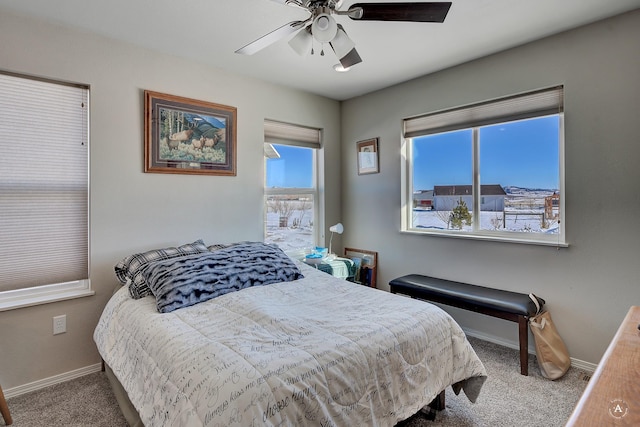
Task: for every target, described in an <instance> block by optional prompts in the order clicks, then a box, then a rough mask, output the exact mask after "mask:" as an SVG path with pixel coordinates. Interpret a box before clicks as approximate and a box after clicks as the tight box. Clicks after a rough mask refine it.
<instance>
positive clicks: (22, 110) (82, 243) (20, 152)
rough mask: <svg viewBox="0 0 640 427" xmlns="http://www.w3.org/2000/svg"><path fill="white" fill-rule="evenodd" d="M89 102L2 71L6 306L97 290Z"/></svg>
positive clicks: (1, 230)
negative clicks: (92, 279) (92, 258)
mask: <svg viewBox="0 0 640 427" xmlns="http://www.w3.org/2000/svg"><path fill="white" fill-rule="evenodd" d="M88 102H89V89H88V87H86V86H80V85H72V84H66V83H58V82H53V81H49V80H43V79H33V78H27V77H23V76H18V75H13V74H1V73H0V150H1V152H2V159H3V162H2V166H1V167H0V310H3V309H9V308H16V307H20V306H25V305H33V304H36V303H41V302H50V301H55V300H60V299H67V298H70V297H75V296H78V295H80V294H87V293H88V294H91V291H90V285H89V256H88V254H89V231H88V230H89V224H88V222H89V212H88V210H89V207H88V205H89V199H88V193H89V184H88V164H89V141H88V137H89V134H88V122H89V105H88Z"/></svg>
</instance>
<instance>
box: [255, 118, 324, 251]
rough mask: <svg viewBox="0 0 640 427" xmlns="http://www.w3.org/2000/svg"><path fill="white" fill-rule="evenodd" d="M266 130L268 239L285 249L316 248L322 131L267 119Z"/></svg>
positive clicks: (266, 215) (266, 232)
mask: <svg viewBox="0 0 640 427" xmlns="http://www.w3.org/2000/svg"><path fill="white" fill-rule="evenodd" d="M264 133H265V143H264V156H265V163H266V166H265V207H264V214H265V218H264V224H265V242H267V243H276V244H277V245H278V246H279V247H280V248H282V249H283V250H285V251H290V250H292V249H302V248H310V247H314V246H315V245H316V242H317V241H318V232H317V230H318V229H319V228H318V225H319V224H318V223H319V221H318V217H319V214H318V211H319V209H318V206H319V200H318V191H317V188H318V184H317V164H318V160H317V158H318V152H319V151H320V150H319V149H320V138H321V132H320V130H319V129H313V128H307V127H302V126H296V125H290V124H286V123H281V122H274V121H271V120H266V121H265V132H264ZM320 229H321V228H320Z"/></svg>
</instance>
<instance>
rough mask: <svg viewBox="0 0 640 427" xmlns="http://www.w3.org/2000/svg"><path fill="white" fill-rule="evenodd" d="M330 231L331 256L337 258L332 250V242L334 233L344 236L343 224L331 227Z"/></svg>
mask: <svg viewBox="0 0 640 427" xmlns="http://www.w3.org/2000/svg"><path fill="white" fill-rule="evenodd" d="M329 231H330V232H331V237H330V238H329V255H330V256H331V255H333V256H335V254H334V253H333V251H332V250H331V241H332V240H333V233H338V234H342V233H343V232H344V227H343V226H342V223H340V222H339V223H337V224H336V225H332V226H331V227H329Z"/></svg>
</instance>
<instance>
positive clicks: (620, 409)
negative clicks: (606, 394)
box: [609, 399, 629, 419]
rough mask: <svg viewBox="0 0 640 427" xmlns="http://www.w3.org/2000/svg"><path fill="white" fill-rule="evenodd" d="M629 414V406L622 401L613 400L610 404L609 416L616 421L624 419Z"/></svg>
mask: <svg viewBox="0 0 640 427" xmlns="http://www.w3.org/2000/svg"><path fill="white" fill-rule="evenodd" d="M628 413H629V405H627V402H625V401H624V400H622V399H613V400H612V401H611V402H609V415H610V416H611V417H613V418H616V419H622V418H624V417H626V416H627V414H628Z"/></svg>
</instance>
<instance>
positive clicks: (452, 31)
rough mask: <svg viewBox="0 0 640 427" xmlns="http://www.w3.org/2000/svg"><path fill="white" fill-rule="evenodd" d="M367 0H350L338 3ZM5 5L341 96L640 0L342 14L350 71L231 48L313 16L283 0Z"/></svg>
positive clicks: (276, 50) (460, 1)
mask: <svg viewBox="0 0 640 427" xmlns="http://www.w3.org/2000/svg"><path fill="white" fill-rule="evenodd" d="M281 1H282V0H281ZM364 1H366V0H344V2H343V5H342V6H341V7H340V10H346V9H348V7H349V6H350V5H351V4H354V3H356V2H364ZM385 1H388V0H385ZM369 2H371V3H374V2H380V1H379V0H370V1H369ZM0 7H5V8H8V9H10V10H13V11H15V12H18V13H22V14H28V15H32V16H36V17H38V18H42V19H45V20H47V21H51V22H54V23H61V24H64V25H68V26H73V27H77V28H80V29H83V30H86V31H91V32H95V33H98V34H102V35H105V36H107V37H111V38H114V39H118V40H122V41H125V42H129V43H133V44H136V45H139V46H143V47H146V48H150V49H154V50H157V51H161V52H165V53H169V54H172V55H176V56H179V57H185V58H189V59H194V60H197V61H201V62H203V63H207V64H211V65H213V66H215V67H217V68H221V69H225V70H228V71H230V72H233V73H237V74H242V75H245V76H250V77H255V78H258V79H261V80H265V81H269V82H273V83H278V84H282V85H286V86H290V87H294V88H298V89H303V90H307V91H309V92H313V93H317V94H320V95H323V96H326V97H329V98H333V99H337V100H344V99H349V98H352V97H354V96H358V95H362V94H365V93H368V92H371V91H374V90H377V89H381V88H384V87H387V86H390V85H392V84H396V83H400V82H403V81H406V80H409V79H412V78H415V77H418V76H421V75H425V74H429V73H432V72H434V71H438V70H442V69H444V68H447V67H450V66H453V65H457V64H460V63H463V62H466V61H469V60H472V59H475V58H479V57H482V56H486V55H488V54H491V53H495V52H498V51H501V50H504V49H507V48H510V47H513V46H517V45H521V44H523V43H526V42H529V41H532V40H536V39H539V38H542V37H545V36H549V35H552V34H555V33H558V32H561V31H564V30H568V29H571V28H575V27H577V26H580V25H584V24H587V23H590V22H594V21H597V20H600V19H603V18H607V17H610V16H613V15H617V14H620V13H623V12H626V11H630V10H633V9H637V8H640V0H453V5H452V6H451V9H450V11H449V14H448V16H447V18H446V20H445V22H444V23H442V24H433V23H406V22H373V21H360V22H359V21H352V20H351V19H349V18H348V17H346V16H337V17H336V20H337V21H338V23H341V24H343V26H344V28H345V30H346V32H347V33H348V34H349V37H350V38H351V39H352V40H353V41H354V42H355V43H356V49H357V50H358V53H359V54H360V56H361V57H362V59H363V62H362V63H360V64H358V65H356V66H354V67H353V68H352V69H351V70H350V71H349V72H347V73H337V72H335V71H334V70H333V65H334V64H336V63H337V62H338V61H337V59H336V57H335V55H334V53H333V51H331V48H327V49H325V51H326V52H325V55H324V56H321V55H319V54H318V52H317V51H318V50H320V49H319V48H320V45H319V44H317V43H316V46H315V48H316V54H315V55H313V56H311V55H309V56H306V57H301V56H298V55H297V54H296V53H295V52H294V51H293V50H292V49H291V48H290V47H289V45H288V44H287V40H288V38H290V37H288V38H287V39H284V40H281V41H280V42H278V43H275V44H273V45H271V46H269V47H268V48H266V49H264V50H262V51H260V52H258V53H256V54H254V55H252V56H244V55H239V54H236V53H234V52H235V50H237V49H238V48H240V47H242V46H244V45H246V44H247V43H249V42H251V41H253V40H255V39H257V38H259V37H261V36H262V35H264V34H266V33H268V32H270V31H272V30H274V29H276V28H278V27H280V26H282V25H284V24H286V23H288V22H290V21H294V20H300V19H306V18H307V16H308V15H307V13H306V12H305V11H304V10H302V9H299V8H296V7H292V6H285V5H283V4H281V3H279V2H278V0H276V1H271V0H0Z"/></svg>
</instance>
